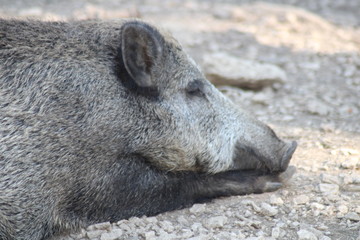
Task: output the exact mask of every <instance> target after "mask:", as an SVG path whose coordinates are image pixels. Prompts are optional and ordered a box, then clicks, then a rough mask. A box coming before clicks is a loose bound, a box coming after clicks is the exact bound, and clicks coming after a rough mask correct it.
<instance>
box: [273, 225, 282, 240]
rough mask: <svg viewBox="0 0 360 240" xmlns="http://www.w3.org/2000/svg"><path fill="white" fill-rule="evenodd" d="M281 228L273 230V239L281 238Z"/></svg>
mask: <svg viewBox="0 0 360 240" xmlns="http://www.w3.org/2000/svg"><path fill="white" fill-rule="evenodd" d="M280 231H281V230H280V228H279V227H274V228H273V229H272V230H271V236H272V237H273V238H279V237H280Z"/></svg>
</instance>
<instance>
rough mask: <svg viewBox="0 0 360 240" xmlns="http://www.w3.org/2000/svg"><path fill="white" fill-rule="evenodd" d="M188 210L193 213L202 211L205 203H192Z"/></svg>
mask: <svg viewBox="0 0 360 240" xmlns="http://www.w3.org/2000/svg"><path fill="white" fill-rule="evenodd" d="M189 211H190V212H191V213H194V214H195V213H200V212H203V211H205V204H194V205H193V206H192V207H191V208H190V209H189Z"/></svg>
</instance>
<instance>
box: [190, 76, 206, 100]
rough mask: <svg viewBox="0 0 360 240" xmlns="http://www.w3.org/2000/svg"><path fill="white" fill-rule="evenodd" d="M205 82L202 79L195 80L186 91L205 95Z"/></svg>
mask: <svg viewBox="0 0 360 240" xmlns="http://www.w3.org/2000/svg"><path fill="white" fill-rule="evenodd" d="M203 90H204V84H203V83H202V82H201V81H200V80H194V81H192V82H190V83H189V84H188V86H187V87H186V92H187V93H188V94H189V95H191V96H199V97H201V96H204V95H205V93H204V91H203Z"/></svg>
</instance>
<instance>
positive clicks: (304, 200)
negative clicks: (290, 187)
mask: <svg viewBox="0 0 360 240" xmlns="http://www.w3.org/2000/svg"><path fill="white" fill-rule="evenodd" d="M309 200H310V198H309V197H308V196H306V195H299V196H297V197H295V198H294V203H295V204H297V205H301V204H306V203H309Z"/></svg>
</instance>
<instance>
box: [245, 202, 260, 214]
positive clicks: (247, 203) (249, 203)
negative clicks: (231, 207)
mask: <svg viewBox="0 0 360 240" xmlns="http://www.w3.org/2000/svg"><path fill="white" fill-rule="evenodd" d="M242 203H243V204H245V205H250V206H251V207H252V208H253V209H254V210H255V211H256V212H260V208H259V207H258V206H257V205H256V204H255V202H254V201H251V200H244V201H242Z"/></svg>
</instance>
